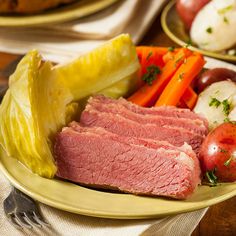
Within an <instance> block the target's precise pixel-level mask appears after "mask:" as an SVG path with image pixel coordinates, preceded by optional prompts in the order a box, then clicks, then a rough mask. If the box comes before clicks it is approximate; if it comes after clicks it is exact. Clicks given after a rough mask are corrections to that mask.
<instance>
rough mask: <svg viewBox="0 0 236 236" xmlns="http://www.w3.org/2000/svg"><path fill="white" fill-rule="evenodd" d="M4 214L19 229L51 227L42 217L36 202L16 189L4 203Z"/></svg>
mask: <svg viewBox="0 0 236 236" xmlns="http://www.w3.org/2000/svg"><path fill="white" fill-rule="evenodd" d="M3 207H4V212H5V214H6V216H7V217H8V219H9V220H10V222H11V223H12V224H13V225H14V226H15V227H17V228H24V227H26V228H32V227H34V226H36V227H42V226H49V225H50V224H49V223H47V222H46V221H45V220H44V219H43V217H42V216H41V214H40V212H39V209H38V207H37V205H36V202H35V201H34V200H33V199H32V198H30V197H29V196H27V195H25V194H24V193H22V192H21V191H19V190H18V189H16V188H13V189H12V191H11V193H10V194H9V196H8V197H7V198H6V199H5V200H4V202H3Z"/></svg>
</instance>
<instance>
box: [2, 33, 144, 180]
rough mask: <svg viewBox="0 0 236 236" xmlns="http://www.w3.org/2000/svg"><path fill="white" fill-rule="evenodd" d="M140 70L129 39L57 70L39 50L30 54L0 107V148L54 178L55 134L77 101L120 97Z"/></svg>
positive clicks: (118, 40)
mask: <svg viewBox="0 0 236 236" xmlns="http://www.w3.org/2000/svg"><path fill="white" fill-rule="evenodd" d="M138 68H139V63H138V60H137V56H136V51H135V47H134V45H133V44H132V41H131V39H130V37H129V36H128V35H121V36H119V37H117V38H115V39H113V40H111V41H109V42H108V43H107V44H104V45H103V46H101V47H99V48H97V49H95V50H94V51H92V52H90V53H88V54H86V55H84V56H82V57H80V58H78V59H76V60H74V61H72V62H70V63H68V64H64V65H60V66H56V67H53V66H52V64H51V63H50V62H45V63H43V62H42V60H41V57H40V55H39V54H38V52H37V51H31V52H29V53H28V54H27V55H26V56H25V57H24V58H23V59H22V60H21V62H20V63H19V64H18V66H17V69H16V71H15V73H14V74H13V75H12V76H11V77H10V79H9V89H8V91H7V93H6V94H5V96H4V98H3V100H2V104H1V106H0V144H1V146H2V147H3V148H4V150H5V151H6V152H7V154H8V155H9V156H12V157H14V158H17V159H18V160H19V161H20V162H22V163H23V164H24V165H25V166H27V167H28V168H30V169H31V170H32V171H33V172H34V173H36V174H39V175H41V176H44V177H47V178H52V177H53V176H54V175H55V173H56V170H57V168H56V164H55V161H54V158H53V152H52V144H53V138H54V135H55V133H56V132H58V131H59V130H60V129H61V128H62V127H63V126H65V125H66V124H67V123H68V122H70V121H71V120H72V119H74V116H75V115H76V114H77V111H78V106H79V105H78V104H79V101H80V100H82V99H83V98H85V97H88V96H89V95H91V94H93V93H97V92H99V91H102V90H105V89H106V88H108V89H109V90H110V89H111V88H112V89H113V91H116V88H118V90H119V94H120V96H124V95H125V94H126V93H127V91H129V89H130V87H132V86H133V84H132V83H130V81H131V80H133V77H132V76H131V75H132V74H134V73H135V71H137V70H138ZM126 79H127V81H128V82H127V81H126ZM119 81H120V82H119ZM121 84H122V85H121ZM129 86H130V87H129ZM122 91H123V92H122ZM110 95H111V96H114V97H116V96H117V93H116V92H113V95H112V94H111V93H110Z"/></svg>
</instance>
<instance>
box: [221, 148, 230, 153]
mask: <svg viewBox="0 0 236 236" xmlns="http://www.w3.org/2000/svg"><path fill="white" fill-rule="evenodd" d="M220 152H222V153H227V152H228V151H227V150H225V149H222V148H220Z"/></svg>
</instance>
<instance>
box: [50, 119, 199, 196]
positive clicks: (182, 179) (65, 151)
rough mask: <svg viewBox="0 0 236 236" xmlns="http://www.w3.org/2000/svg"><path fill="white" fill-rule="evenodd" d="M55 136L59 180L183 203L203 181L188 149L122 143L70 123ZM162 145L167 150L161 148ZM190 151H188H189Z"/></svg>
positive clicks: (138, 141) (140, 142) (141, 142)
mask: <svg viewBox="0 0 236 236" xmlns="http://www.w3.org/2000/svg"><path fill="white" fill-rule="evenodd" d="M71 126H72V127H70V128H64V129H63V131H62V132H61V133H59V134H58V135H57V137H56V143H55V157H56V161H57V165H58V173H57V175H58V176H59V177H62V178H65V179H69V180H71V181H74V182H78V183H83V184H88V185H93V186H94V185H95V186H100V187H107V188H117V189H120V190H121V191H125V192H130V193H135V194H142V195H143V194H144V195H160V196H169V197H174V198H177V199H185V198H186V197H188V196H189V195H190V194H191V193H192V192H193V191H194V189H195V188H196V186H197V184H198V183H199V181H200V178H199V164H198V160H197V158H196V156H195V155H194V153H192V154H191V157H189V156H188V155H187V154H186V152H189V153H190V152H191V149H188V147H181V148H182V149H183V150H185V149H186V152H182V151H180V149H181V148H176V149H175V147H174V146H171V145H169V148H168V144H167V143H166V146H165V144H164V143H163V144H161V142H160V143H158V142H156V141H155V142H153V143H152V140H143V139H136V138H124V137H122V136H119V135H116V134H112V133H110V132H107V131H106V130H104V129H102V128H96V127H92V128H87V127H80V126H79V124H76V123H72V124H71ZM162 146H163V147H162ZM187 150H188V151H187Z"/></svg>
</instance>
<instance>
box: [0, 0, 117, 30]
mask: <svg viewBox="0 0 236 236" xmlns="http://www.w3.org/2000/svg"><path fill="white" fill-rule="evenodd" d="M116 1H118V0H99V1H97V0H79V1H78V2H77V3H72V4H69V5H65V6H62V7H58V8H55V9H53V10H48V11H44V12H42V13H38V14H34V15H33V14H32V15H0V26H7V27H11V26H14V27H22V26H24V27H25V26H35V25H44V24H52V23H59V22H65V21H69V20H73V19H78V18H81V17H84V16H87V15H90V14H92V13H95V12H97V11H100V10H102V9H104V8H106V7H108V6H110V5H111V4H113V3H115V2H116Z"/></svg>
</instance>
